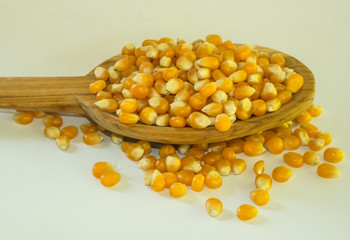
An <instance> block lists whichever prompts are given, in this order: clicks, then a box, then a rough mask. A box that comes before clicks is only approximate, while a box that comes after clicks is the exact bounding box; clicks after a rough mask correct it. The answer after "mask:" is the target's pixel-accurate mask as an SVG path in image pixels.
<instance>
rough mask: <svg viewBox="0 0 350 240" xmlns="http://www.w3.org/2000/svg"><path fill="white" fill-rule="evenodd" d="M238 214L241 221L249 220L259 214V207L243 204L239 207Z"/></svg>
mask: <svg viewBox="0 0 350 240" xmlns="http://www.w3.org/2000/svg"><path fill="white" fill-rule="evenodd" d="M236 215H237V217H238V219H239V220H241V221H248V220H250V219H252V218H255V217H256V216H257V215H258V209H256V208H255V207H254V206H253V205H250V204H243V205H241V206H239V207H238V208H237V211H236Z"/></svg>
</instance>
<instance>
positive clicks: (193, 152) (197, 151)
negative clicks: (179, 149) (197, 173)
mask: <svg viewBox="0 0 350 240" xmlns="http://www.w3.org/2000/svg"><path fill="white" fill-rule="evenodd" d="M206 150H207V149H206ZM206 150H204V149H201V148H198V147H192V148H191V149H189V151H188V152H187V154H186V156H190V157H194V158H196V159H199V160H203V159H204V156H205V151H206Z"/></svg>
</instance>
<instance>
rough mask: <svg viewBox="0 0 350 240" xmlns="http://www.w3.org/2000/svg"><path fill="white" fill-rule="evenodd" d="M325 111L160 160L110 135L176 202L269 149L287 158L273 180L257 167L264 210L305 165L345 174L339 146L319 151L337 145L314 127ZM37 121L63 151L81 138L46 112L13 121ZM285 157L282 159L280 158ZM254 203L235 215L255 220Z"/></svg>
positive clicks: (143, 145) (108, 169)
mask: <svg viewBox="0 0 350 240" xmlns="http://www.w3.org/2000/svg"><path fill="white" fill-rule="evenodd" d="M321 113H322V107H321V106H319V105H316V104H313V105H311V106H310V107H309V108H308V110H307V111H305V112H304V113H302V114H300V115H299V116H298V117H297V118H296V119H294V120H293V121H290V122H288V123H285V124H283V125H281V126H278V127H276V128H273V129H270V130H267V131H264V132H262V133H258V134H253V135H250V136H247V137H244V138H240V139H233V140H230V141H226V142H219V143H210V144H196V145H178V146H174V145H163V146H162V147H161V148H160V149H159V156H152V155H149V153H150V152H151V145H150V143H149V142H147V141H142V140H140V141H137V142H129V141H124V137H123V136H119V135H116V134H113V133H112V134H111V140H112V142H114V143H116V144H120V145H121V149H122V151H123V152H124V153H125V154H126V156H127V157H128V158H129V159H130V160H132V161H136V162H138V167H139V168H141V169H143V170H144V171H145V176H144V184H145V185H147V186H150V188H151V189H152V190H153V191H155V192H159V191H165V190H166V189H167V191H169V195H170V196H171V197H173V198H180V197H183V196H184V195H186V192H187V191H188V190H192V191H195V192H200V191H202V190H203V189H204V188H205V187H206V188H209V189H217V188H219V187H221V185H222V181H223V179H224V176H227V175H229V174H234V175H240V174H242V173H244V171H245V170H246V161H245V160H244V159H239V158H236V154H239V153H244V154H245V155H246V156H247V157H254V156H260V155H263V153H264V152H265V151H266V150H267V151H268V152H270V153H271V154H276V155H279V154H281V153H282V152H283V151H284V150H288V152H287V153H285V154H283V161H284V163H285V165H281V166H278V167H276V168H275V169H273V171H272V174H271V176H270V175H268V174H266V173H265V169H264V160H259V161H257V162H256V163H255V164H254V167H253V170H254V172H255V186H256V189H254V190H253V191H251V193H250V198H251V200H252V202H253V203H254V204H255V205H256V206H258V207H262V206H264V205H266V204H268V202H269V199H270V196H269V193H268V191H269V189H270V188H271V186H272V183H273V181H275V182H279V183H283V182H287V181H288V180H289V179H290V178H291V177H292V174H293V169H296V168H300V167H302V166H303V164H308V165H311V166H315V168H316V167H317V168H316V169H315V171H316V172H317V174H318V175H319V176H320V177H323V178H337V177H339V176H340V171H339V170H338V168H337V167H336V166H335V165H334V163H338V162H341V161H342V160H343V159H344V153H343V151H342V150H341V149H339V148H333V147H329V148H327V149H326V150H325V151H324V152H323V160H324V161H325V162H324V163H321V159H320V157H319V154H317V152H319V151H320V150H322V149H323V148H324V147H325V146H328V145H329V144H330V143H331V141H332V136H331V134H330V133H328V132H325V131H319V129H318V128H317V127H316V126H315V125H313V124H312V123H310V121H311V119H312V117H318V116H319V115H320V114H321ZM33 118H42V121H43V123H44V125H45V128H44V134H45V135H46V136H47V137H48V138H51V139H56V143H57V146H58V147H59V148H60V149H61V150H66V149H67V148H68V147H69V140H70V139H72V138H74V137H75V136H76V135H77V132H78V128H77V127H75V126H66V127H64V128H62V129H61V128H60V127H61V126H62V123H63V121H62V118H61V117H60V116H57V115H46V114H45V113H42V112H28V111H17V112H16V113H15V114H14V120H15V121H16V122H17V123H19V124H29V123H31V122H32V121H33ZM80 129H81V131H82V132H83V133H84V135H83V141H84V143H86V144H87V145H96V144H99V143H100V142H101V141H102V140H103V137H102V135H101V134H100V133H99V130H100V131H105V130H104V129H101V128H100V127H99V126H97V125H95V124H93V123H86V124H83V125H81V126H80ZM300 146H307V147H308V149H309V150H308V151H306V152H305V153H304V154H303V155H301V154H299V153H297V152H293V150H297V149H298V148H299V147H300ZM281 157H282V156H281ZM92 173H93V176H95V177H96V178H98V179H100V181H101V184H102V185H103V186H105V187H113V186H115V185H117V183H118V182H119V181H120V179H121V175H120V173H119V172H118V171H117V170H116V166H115V165H114V164H112V163H109V162H96V163H95V164H94V166H93V168H92ZM256 206H254V205H253V204H251V203H250V204H243V205H241V206H239V207H238V208H237V211H236V215H237V217H238V218H239V219H240V220H242V221H246V220H250V219H252V218H254V217H256V216H257V215H258V209H257V207H256ZM205 208H206V210H207V212H208V214H209V215H210V216H213V217H215V216H218V215H220V213H221V212H222V209H223V204H222V202H221V201H220V200H219V199H216V198H210V199H208V200H207V201H206V203H205Z"/></svg>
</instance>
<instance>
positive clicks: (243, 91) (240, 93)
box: [233, 86, 255, 100]
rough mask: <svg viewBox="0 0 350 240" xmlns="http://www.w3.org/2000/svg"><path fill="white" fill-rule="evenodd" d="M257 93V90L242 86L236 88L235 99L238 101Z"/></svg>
mask: <svg viewBox="0 0 350 240" xmlns="http://www.w3.org/2000/svg"><path fill="white" fill-rule="evenodd" d="M254 93H255V89H254V88H253V87H251V86H240V87H236V88H235V90H234V91H233V97H234V98H236V99H237V100H242V99H244V98H249V97H251V96H252V95H253V94H254Z"/></svg>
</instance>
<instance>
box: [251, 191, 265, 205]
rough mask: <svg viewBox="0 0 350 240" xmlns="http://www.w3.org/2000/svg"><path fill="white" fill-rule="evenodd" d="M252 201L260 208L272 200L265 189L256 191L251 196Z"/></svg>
mask: <svg viewBox="0 0 350 240" xmlns="http://www.w3.org/2000/svg"><path fill="white" fill-rule="evenodd" d="M249 196H250V199H251V200H252V201H253V202H254V203H255V204H256V205H258V206H264V205H266V204H267V203H268V202H269V200H270V195H269V193H268V192H267V191H265V190H263V189H255V190H253V191H251V192H250V194H249Z"/></svg>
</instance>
